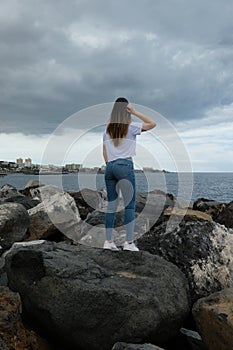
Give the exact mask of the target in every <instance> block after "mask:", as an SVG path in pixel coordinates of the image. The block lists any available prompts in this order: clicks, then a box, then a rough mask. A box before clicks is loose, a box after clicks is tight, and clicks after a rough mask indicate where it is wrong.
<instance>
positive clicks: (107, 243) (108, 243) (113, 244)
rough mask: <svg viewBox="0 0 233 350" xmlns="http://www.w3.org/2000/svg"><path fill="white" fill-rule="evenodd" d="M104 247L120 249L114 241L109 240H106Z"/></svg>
mask: <svg viewBox="0 0 233 350" xmlns="http://www.w3.org/2000/svg"><path fill="white" fill-rule="evenodd" d="M104 249H108V250H114V251H118V250H119V249H118V248H117V246H116V244H115V243H114V242H108V241H105V242H104Z"/></svg>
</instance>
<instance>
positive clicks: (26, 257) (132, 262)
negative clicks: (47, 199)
mask: <svg viewBox="0 0 233 350" xmlns="http://www.w3.org/2000/svg"><path fill="white" fill-rule="evenodd" d="M6 271H7V275H8V280H9V286H10V288H11V289H12V290H14V291H18V292H19V293H20V295H21V298H22V302H23V308H24V311H25V313H26V314H27V315H28V316H31V319H34V321H35V322H36V324H37V325H38V326H39V327H41V329H43V331H45V332H47V333H48V335H50V336H52V335H53V337H54V338H55V339H57V340H58V341H59V342H60V344H64V348H67V347H69V346H70V347H71V348H73V349H76V348H78V349H80V350H81V349H88V350H90V349H91V350H100V349H101V350H109V349H111V347H112V346H113V345H114V344H115V343H116V342H117V341H125V342H129V343H137V342H144V340H145V341H146V342H150V343H155V344H159V343H163V342H165V341H167V340H168V339H171V338H172V337H174V336H175V335H176V334H177V333H178V332H179V329H180V327H181V325H182V324H183V322H184V320H185V319H186V317H187V315H188V314H189V311H190V304H189V290H188V283H187V280H186V278H185V276H184V275H183V273H182V272H181V271H180V270H179V269H178V268H177V267H176V266H174V265H173V264H171V263H169V262H167V261H165V260H164V259H162V258H160V257H158V256H154V255H151V254H149V253H147V252H125V251H119V252H111V251H105V250H103V249H95V248H89V247H85V246H82V245H72V244H71V243H68V242H59V243H54V242H46V241H44V242H43V243H40V242H38V244H32V245H28V246H27V245H26V246H25V243H23V244H22V245H21V244H17V245H16V246H14V247H13V248H12V249H11V250H10V251H9V252H8V254H7V255H6Z"/></svg>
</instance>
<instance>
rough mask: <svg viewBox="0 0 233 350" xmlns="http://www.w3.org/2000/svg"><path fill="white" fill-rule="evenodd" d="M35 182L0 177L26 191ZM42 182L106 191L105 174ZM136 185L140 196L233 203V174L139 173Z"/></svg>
mask: <svg viewBox="0 0 233 350" xmlns="http://www.w3.org/2000/svg"><path fill="white" fill-rule="evenodd" d="M32 179H39V176H36V175H23V174H9V175H6V176H3V177H0V186H3V185H5V184H6V183H8V184H11V185H13V186H15V187H16V188H17V189H23V188H24V187H25V185H26V184H27V182H28V181H29V180H32ZM40 181H41V182H42V183H44V184H53V185H56V186H59V187H60V188H63V189H64V190H74V191H79V190H80V189H82V188H90V189H104V188H105V183H104V176H103V174H84V173H80V174H63V175H62V176H60V175H41V176H40ZM136 184H137V191H139V192H147V191H152V190H154V189H160V190H162V191H164V192H166V193H172V194H173V195H175V196H176V197H179V198H182V199H186V200H191V201H195V200H196V199H197V198H200V197H204V198H208V199H213V200H216V201H219V202H226V203H228V202H230V201H232V200H233V173H223V172H222V173H145V174H144V173H136Z"/></svg>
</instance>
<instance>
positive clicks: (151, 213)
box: [135, 190, 174, 227]
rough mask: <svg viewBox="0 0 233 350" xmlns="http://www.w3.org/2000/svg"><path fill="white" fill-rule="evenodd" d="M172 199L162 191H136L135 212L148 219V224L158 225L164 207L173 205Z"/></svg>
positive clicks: (151, 225)
mask: <svg viewBox="0 0 233 350" xmlns="http://www.w3.org/2000/svg"><path fill="white" fill-rule="evenodd" d="M173 205H174V201H173V200H172V199H171V198H170V196H169V195H168V194H166V193H164V192H162V191H158V190H155V191H151V192H148V193H137V195H136V209H135V210H136V212H138V213H140V215H141V216H143V217H144V218H148V219H149V226H150V227H153V226H154V225H159V224H160V223H161V222H162V218H163V215H162V214H163V211H164V209H166V208H168V207H169V206H170V207H173Z"/></svg>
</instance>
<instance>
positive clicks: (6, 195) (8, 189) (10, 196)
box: [0, 184, 39, 209]
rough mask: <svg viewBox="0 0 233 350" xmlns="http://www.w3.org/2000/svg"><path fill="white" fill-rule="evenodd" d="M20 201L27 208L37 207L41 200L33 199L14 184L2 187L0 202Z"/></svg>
mask: <svg viewBox="0 0 233 350" xmlns="http://www.w3.org/2000/svg"><path fill="white" fill-rule="evenodd" d="M8 202H12V203H19V204H22V205H23V206H24V207H25V208H26V209H30V208H33V207H35V206H36V205H37V204H38V203H39V201H37V200H32V199H31V198H28V197H26V196H24V195H23V194H22V193H20V192H19V191H18V190H17V189H16V188H15V187H14V186H11V185H8V184H7V185H4V186H2V187H1V189H0V203H8Z"/></svg>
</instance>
